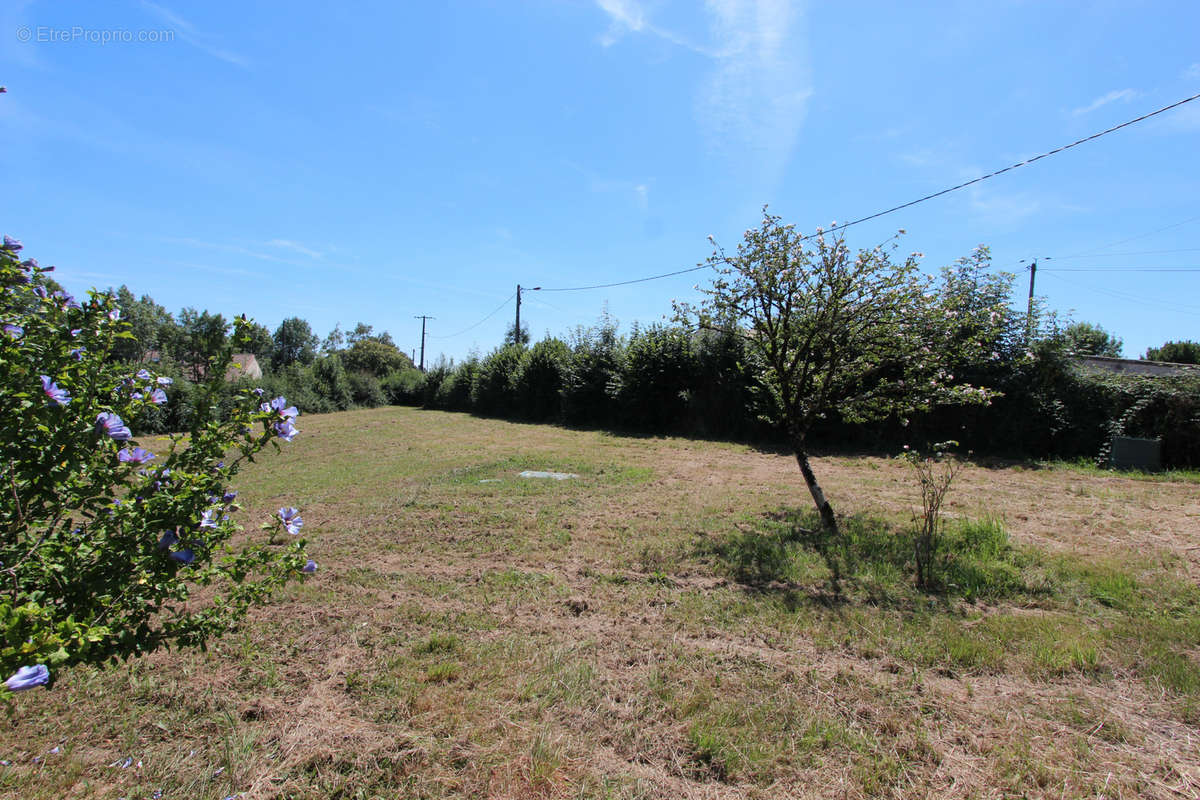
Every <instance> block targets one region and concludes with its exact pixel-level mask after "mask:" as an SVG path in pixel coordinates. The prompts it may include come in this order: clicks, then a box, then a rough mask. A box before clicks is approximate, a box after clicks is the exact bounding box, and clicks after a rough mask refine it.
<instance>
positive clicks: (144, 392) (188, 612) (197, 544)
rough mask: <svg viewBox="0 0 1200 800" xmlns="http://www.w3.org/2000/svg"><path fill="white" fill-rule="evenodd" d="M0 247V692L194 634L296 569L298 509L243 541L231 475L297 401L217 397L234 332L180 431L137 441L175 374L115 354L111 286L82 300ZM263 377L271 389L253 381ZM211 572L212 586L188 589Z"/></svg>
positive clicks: (240, 343) (238, 324) (270, 439)
mask: <svg viewBox="0 0 1200 800" xmlns="http://www.w3.org/2000/svg"><path fill="white" fill-rule="evenodd" d="M20 249H21V246H20V244H19V243H18V242H15V241H14V240H12V239H9V238H8V237H5V240H4V244H3V245H2V246H0V321H2V323H3V333H2V334H0V485H3V487H4V491H3V492H0V578H2V583H3V586H4V589H3V593H2V595H0V674H4V675H8V674H12V676H13V677H12V678H10V679H9V681H8V682H7V683H6V688H5V689H0V693H4V692H6V691H15V690H21V689H27V688H31V687H32V686H35V685H39V684H44V683H47V682H48V681H49V680H50V679H51V677H52V675H53V673H54V670H55V669H56V668H61V667H65V666H68V665H71V664H78V663H88V664H99V663H103V662H106V661H110V660H117V659H123V658H129V657H131V656H136V655H140V654H142V653H148V652H152V651H154V650H157V649H159V648H163V647H172V646H177V647H183V646H200V647H203V646H204V644H205V642H206V641H207V640H208V638H209V637H211V636H213V635H216V634H218V633H220V632H223V631H225V630H227V629H229V628H230V627H231V626H233V625H234V624H235V623H236V622H237V620H239V619H240V618H241V617H242V616H244V615H245V613H246V611H247V610H248V608H249V607H250V606H251V605H253V604H256V603H259V602H262V601H264V600H266V599H267V598H268V597H269V596H270V595H271V593H272V592H273V591H274V590H275V589H276V588H278V587H279V586H281V585H282V584H284V583H286V582H287V581H288V580H290V579H292V578H295V577H298V576H299V575H301V574H302V573H304V572H310V571H313V570H315V567H316V565H315V564H314V563H312V562H307V561H306V558H305V555H304V542H303V540H299V539H298V538H297V539H292V540H291V541H290V543H288V544H286V545H281V544H279V543H277V542H276V539H275V533H276V532H280V531H281V530H282V529H284V528H286V530H287V532H288V533H290V534H299V531H300V526H301V525H302V524H303V523H302V521H301V519H300V517H299V514H298V512H297V511H296V509H290V508H289V509H281V510H280V511H281V514H280V516H279V518H277V519H275V520H274V522H273V524H271V525H268V526H265V527H267V528H270V529H271V531H272V533H271V536H269V537H266V538H256V539H252V540H249V541H246V542H244V543H242V544H239V545H237V546H236V547H233V546H231V545H230V540H231V538H232V537H233V535H234V534H235V533H237V531H238V530H239V526H238V525H237V524H236V523H235V522H233V521H232V519H231V516H232V514H233V513H234V512H235V511H236V510H237V508H238V506H237V503H236V499H235V498H236V496H237V492H235V491H231V490H230V489H229V481H230V480H231V479H232V478H233V477H234V476H235V475H236V474H237V473H238V471H239V469H240V468H241V466H242V464H244V463H245V462H246V461H252V460H253V458H254V455H255V454H256V453H258V452H259V451H261V450H262V449H263V448H264V447H266V446H267V445H268V444H276V445H277V442H276V440H277V439H284V440H286V441H291V439H292V437H293V436H295V435H296V433H297V431H296V428H295V425H294V420H295V418H296V415H297V414H298V412H297V411H296V409H295V408H294V407H289V406H288V404H287V401H285V400H284V399H283V398H282V397H278V398H276V399H275V400H273V401H270V402H263V398H262V397H261V396H260V395H259V394H256V393H254V392H242V393H237V394H235V395H234V396H233V398H232V399H231V400H229V407H228V409H227V410H226V409H222V408H221V406H222V403H223V402H224V401H223V396H224V395H225V393H226V389H225V386H224V375H225V372H226V367H227V366H228V364H229V362H230V357H231V353H232V348H233V347H244V346H245V344H246V343H247V341H248V338H249V335H250V330H251V329H250V323H249V322H248V321H247V320H245V319H238V320H236V321H235V331H234V335H233V336H232V337H231V339H230V346H228V347H226V348H225V349H224V350H223V351H222V352H221V353H220V354H219V355H218V356H214V357H213V358H212V359H211V360H210V361H209V363H208V364H207V365H206V369H205V374H207V375H209V376H210V378H209V380H208V381H207V382H206V383H202V384H197V385H196V386H195V387H194V391H193V393H192V397H191V411H190V417H189V422H190V430H189V432H188V434H186V435H184V434H176V435H173V436H171V437H170V439H169V444H168V445H167V446H166V448H165V452H162V451H161V450H160V452H157V453H155V452H151V451H150V450H148V449H146V448H144V447H142V446H140V445H139V442H138V441H137V440H136V439H135V438H134V433H133V430H134V429H136V428H137V427H138V420H139V419H140V418H141V416H142V414H143V413H145V412H146V411H147V410H148V409H150V408H152V407H157V406H160V405H163V404H166V403H169V402H170V398H169V396H168V390H169V389H170V388H171V385H172V381H171V380H170V378H168V377H167V376H164V375H155V374H152V373H151V372H149V371H148V370H146V369H139V370H137V371H136V372H134V373H133V374H130V369H129V368H127V367H122V366H121V365H118V364H113V363H110V355H111V353H112V351H113V348H114V346H115V345H116V343H117V342H119V341H121V340H123V339H127V338H129V337H131V336H132V334H130V333H129V330H128V325H127V324H126V323H123V322H121V321H120V309H119V308H117V306H116V303H115V301H114V299H113V297H112V296H110V295H107V294H100V293H94V292H93V293H92V294H91V298H90V299H89V300H88V301H86V302H83V303H80V302H78V301H76V300H75V299H74V298H72V297H71V296H70V295H67V294H65V293H63V292H55V293H53V294H49V293H48V292H47V290H46V288H45V278H44V276H43V273H44V272H45V271H46V270H43V269H41V268H39V267H38V266H37V263H36V262H35V261H33V260H28V261H24V262H22V261H20V260H19V259H18V257H17V252H18V251H19V250H20ZM259 391H260V392H261V390H259ZM201 586H210V587H213V588H214V589H215V592H214V593H213V594H212V595H211V597H212V599H211V600H205V601H197V600H196V599H195V597H194V590H195V589H196V588H197V587H201Z"/></svg>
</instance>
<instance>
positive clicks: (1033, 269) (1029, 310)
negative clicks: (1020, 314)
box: [1020, 256, 1050, 342]
mask: <svg viewBox="0 0 1200 800" xmlns="http://www.w3.org/2000/svg"><path fill="white" fill-rule="evenodd" d="M1042 260H1043V261H1049V260H1050V257H1049V256H1043V257H1042ZM1037 262H1038V260H1037V259H1036V258H1035V259H1033V262H1032V263H1030V265H1029V305H1028V306H1027V307H1026V310H1025V325H1026V329H1025V339H1026V341H1027V342H1028V341H1032V340H1033V333H1034V331H1033V286H1034V282H1035V281H1036V280H1037ZM1020 263H1022V264H1023V263H1025V259H1021V262H1020Z"/></svg>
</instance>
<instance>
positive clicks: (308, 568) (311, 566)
mask: <svg viewBox="0 0 1200 800" xmlns="http://www.w3.org/2000/svg"><path fill="white" fill-rule="evenodd" d="M300 571H301V572H304V573H306V574H308V575H312V574H313V573H314V572H316V571H317V562H315V561H313V560H312V559H311V558H310V559H309V560H308V563H307V564H305V565H304V566H303V567H301V568H300Z"/></svg>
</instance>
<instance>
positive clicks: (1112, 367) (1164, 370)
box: [1077, 356, 1200, 377]
mask: <svg viewBox="0 0 1200 800" xmlns="http://www.w3.org/2000/svg"><path fill="white" fill-rule="evenodd" d="M1077 360H1078V362H1079V365H1080V366H1081V367H1083V368H1084V369H1088V370H1093V371H1095V372H1115V373H1117V374H1119V375H1153V376H1158V377H1168V376H1171V375H1197V376H1200V365H1197V364H1174V363H1171V362H1169V361H1144V360H1142V359H1134V358H1109V357H1108V356H1080V357H1079V358H1078V359H1077Z"/></svg>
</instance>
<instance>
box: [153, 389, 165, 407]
mask: <svg viewBox="0 0 1200 800" xmlns="http://www.w3.org/2000/svg"><path fill="white" fill-rule="evenodd" d="M150 402H151V403H154V405H156V406H161V405H162V404H163V403H165V402H167V393H166V392H164V391H163V390H162V389H155V390H154V391H153V392H151V393H150Z"/></svg>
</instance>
